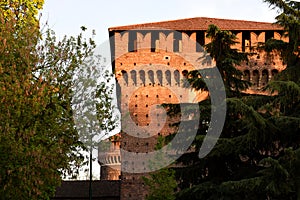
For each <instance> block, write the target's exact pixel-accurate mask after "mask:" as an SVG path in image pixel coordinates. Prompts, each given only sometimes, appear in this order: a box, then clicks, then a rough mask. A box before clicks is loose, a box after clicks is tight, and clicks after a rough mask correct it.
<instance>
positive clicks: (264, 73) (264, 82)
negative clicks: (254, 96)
mask: <svg viewBox="0 0 300 200" xmlns="http://www.w3.org/2000/svg"><path fill="white" fill-rule="evenodd" d="M268 82H269V72H268V70H266V69H264V70H263V71H262V74H261V86H265V85H267V84H268Z"/></svg>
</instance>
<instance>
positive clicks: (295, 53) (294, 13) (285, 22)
mask: <svg viewBox="0 0 300 200" xmlns="http://www.w3.org/2000/svg"><path fill="white" fill-rule="evenodd" d="M264 2H266V3H268V4H269V5H270V7H272V8H273V9H276V10H277V12H279V15H278V16H277V17H276V20H277V22H276V23H277V24H279V25H281V26H282V27H283V28H284V30H285V31H286V36H288V37H289V41H288V42H283V41H281V40H275V39H270V40H269V41H267V43H266V44H265V46H266V48H265V49H266V50H267V51H272V50H273V49H277V50H279V51H281V53H282V57H283V59H284V60H285V61H286V63H287V64H288V67H292V66H295V65H297V64H299V62H300V59H299V56H300V38H299V35H300V2H297V1H290V0H264Z"/></svg>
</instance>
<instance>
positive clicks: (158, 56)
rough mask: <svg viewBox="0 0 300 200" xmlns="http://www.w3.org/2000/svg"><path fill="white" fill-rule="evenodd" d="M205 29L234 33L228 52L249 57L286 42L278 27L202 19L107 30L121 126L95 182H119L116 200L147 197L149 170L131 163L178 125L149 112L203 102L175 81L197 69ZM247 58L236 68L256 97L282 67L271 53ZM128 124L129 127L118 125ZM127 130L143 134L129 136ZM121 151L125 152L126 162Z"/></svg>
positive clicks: (138, 161)
mask: <svg viewBox="0 0 300 200" xmlns="http://www.w3.org/2000/svg"><path fill="white" fill-rule="evenodd" d="M210 24H215V25H216V26H218V27H219V28H220V29H222V30H230V31H232V32H233V33H235V34H236V36H237V38H238V42H239V43H238V44H237V45H236V46H235V47H234V48H237V49H238V50H240V51H243V52H253V48H252V47H255V46H257V44H258V43H260V42H265V41H267V40H268V39H270V38H275V39H282V40H286V39H285V38H283V37H282V35H283V29H282V27H279V26H277V25H273V24H271V23H263V22H251V21H242V20H227V19H215V18H203V17H200V18H190V19H182V20H174V21H165V22H157V23H147V24H137V25H130V26H119V27H113V28H109V36H110V44H111V55H112V60H113V71H114V73H115V75H116V81H117V85H118V91H119V92H120V93H119V94H120V95H119V96H118V103H119V107H120V110H121V117H122V118H123V119H126V120H123V123H122V132H121V133H120V137H117V138H118V139H115V140H113V141H112V143H111V147H110V152H111V153H109V154H103V153H101V151H99V162H100V163H101V169H102V171H101V179H106V180H118V179H119V178H120V179H121V199H122V200H135V199H136V200H140V199H143V198H144V197H145V196H146V195H147V188H146V186H145V185H144V183H143V180H142V178H141V177H142V176H147V174H148V170H147V169H148V168H149V167H148V166H146V165H147V163H146V162H144V161H142V160H143V159H136V158H137V156H138V155H140V154H141V155H145V156H146V155H147V154H148V153H150V152H153V151H154V148H155V145H156V144H157V138H158V136H159V135H162V136H167V135H169V134H171V133H174V131H176V130H175V128H173V127H171V126H170V124H172V123H173V122H176V121H178V120H179V119H178V118H175V119H174V118H171V117H166V120H165V121H162V118H161V116H160V115H161V109H158V108H156V107H155V106H156V105H160V104H163V103H193V102H198V101H201V100H203V99H205V98H206V97H207V93H205V92H197V93H196V92H194V91H192V90H190V89H185V88H183V87H182V81H181V80H182V78H184V77H185V75H186V74H187V73H188V71H191V70H195V69H200V68H201V63H200V61H199V57H201V56H202V55H203V48H202V46H203V45H205V44H207V43H209V42H210V41H209V39H208V38H206V37H205V35H206V30H207V28H208V26H209V25H210ZM253 53H255V54H253V56H250V57H249V61H248V62H244V63H242V65H241V66H237V68H238V69H240V70H241V71H242V72H243V73H244V76H243V79H245V80H248V81H250V82H252V84H253V85H252V87H251V88H249V89H248V90H247V91H246V92H248V93H260V91H259V89H260V88H262V87H263V86H265V85H266V84H267V83H268V82H269V81H270V80H271V79H272V77H273V76H274V75H275V74H277V73H278V72H280V71H282V70H283V69H284V68H285V65H284V63H283V62H282V60H281V59H280V57H279V56H278V55H276V54H275V53H270V54H267V53H265V52H259V51H256V52H253ZM151 110H152V111H153V110H154V114H151ZM128 120H129V121H132V124H128V123H126V122H124V121H128ZM131 126H139V127H144V128H145V130H146V131H142V132H139V131H135V128H134V127H132V128H131ZM147 127H148V129H147ZM124 130H126V131H124ZM131 130H132V131H131ZM130 132H133V133H130ZM120 149H121V151H120ZM122 150H123V151H122ZM124 151H125V152H130V155H131V157H132V159H130V158H129V157H130V156H129V157H128V155H127V154H126V155H125V154H124ZM143 167H144V169H145V171H144V172H143ZM120 169H121V171H122V172H120Z"/></svg>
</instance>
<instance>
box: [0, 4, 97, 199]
mask: <svg viewBox="0 0 300 200" xmlns="http://www.w3.org/2000/svg"><path fill="white" fill-rule="evenodd" d="M20 2H23V1H5V2H4V1H1V12H0V30H1V31H0V43H1V45H0V99H1V104H0V113H1V114H0V152H1V154H2V157H1V161H0V188H1V189H0V196H1V199H49V198H50V197H51V196H52V195H53V194H54V192H55V188H56V187H57V186H58V185H59V184H60V182H61V177H62V176H64V175H67V174H70V173H75V172H76V171H75V169H77V167H78V165H79V163H80V162H81V156H80V154H79V153H78V151H79V149H81V146H82V144H81V143H80V142H79V136H78V133H77V131H76V129H75V126H74V121H73V115H72V114H73V113H72V107H71V100H72V93H71V92H72V91H71V86H72V81H73V80H72V76H73V74H74V71H75V69H76V68H77V67H78V66H80V65H81V64H82V63H83V62H84V59H85V58H86V57H89V56H90V54H91V53H92V51H93V49H94V47H95V44H94V42H93V41H88V42H87V41H84V40H83V39H82V35H79V36H78V37H77V38H74V37H70V38H67V37H65V38H64V39H63V40H62V41H56V38H55V36H54V34H53V33H52V32H51V31H50V30H49V31H47V32H46V33H43V35H41V33H40V31H39V27H38V26H37V24H36V23H31V22H30V23H29V21H30V19H28V18H26V17H25V18H23V19H20V18H19V17H16V16H15V15H14V14H9V13H10V12H8V11H7V10H13V11H14V12H16V11H15V8H16V7H17V8H18V12H20V13H23V14H22V15H24V16H31V14H33V15H34V16H35V14H36V12H32V13H31V8H32V9H33V10H35V9H38V8H40V6H41V5H40V4H36V5H35V4H34V5H33V4H32V5H29V4H30V2H32V3H34V2H35V1H28V2H27V1H24V2H26V3H25V4H24V6H23V5H22V6H20V5H19V4H18V3H20ZM35 3H37V2H35ZM40 3H42V1H40ZM15 5H17V6H16V7H14V6H15ZM32 6H33V7H32ZM27 19H28V20H29V21H26V20H27ZM32 19H33V18H32ZM23 20H25V21H26V22H28V23H23ZM36 22H37V20H36ZM19 24H23V25H22V26H19ZM41 36H43V39H41ZM72 164H74V165H72Z"/></svg>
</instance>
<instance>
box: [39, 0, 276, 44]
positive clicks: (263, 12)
mask: <svg viewBox="0 0 300 200" xmlns="http://www.w3.org/2000/svg"><path fill="white" fill-rule="evenodd" d="M275 16H276V12H275V11H274V10H271V8H269V5H268V4H267V3H263V0H147V1H146V0H126V1H124V0H105V1H104V0H45V4H44V9H43V11H42V21H43V22H45V21H48V24H49V25H50V28H51V29H53V30H54V31H55V32H56V33H57V35H58V36H59V37H61V36H63V35H65V34H66V35H73V36H75V35H77V34H78V33H79V32H80V26H83V25H84V26H86V27H87V28H88V29H89V30H90V31H91V30H93V29H94V30H96V34H97V36H96V38H95V40H96V43H97V44H100V43H102V42H103V41H105V40H107V39H108V31H107V29H108V28H109V27H113V26H121V25H129V24H136V23H145V22H157V21H164V20H175V19H182V18H191V17H214V18H227V19H241V20H252V21H262V22H274V21H275Z"/></svg>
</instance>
